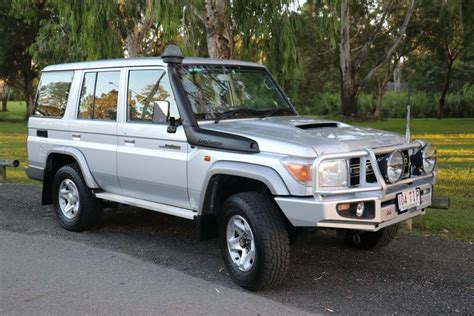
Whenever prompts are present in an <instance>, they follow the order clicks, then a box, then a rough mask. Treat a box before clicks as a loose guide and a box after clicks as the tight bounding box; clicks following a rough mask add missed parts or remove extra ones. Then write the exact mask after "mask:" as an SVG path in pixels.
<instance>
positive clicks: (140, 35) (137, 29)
mask: <svg viewBox="0 0 474 316" xmlns="http://www.w3.org/2000/svg"><path fill="white" fill-rule="evenodd" d="M153 22H154V19H153V17H152V16H150V17H146V18H145V19H144V20H143V22H142V23H140V24H137V25H135V26H134V27H133V29H132V30H131V31H130V32H128V34H127V37H126V38H125V47H126V49H127V54H128V57H141V56H144V55H145V52H144V49H143V48H144V45H145V43H144V42H145V39H146V37H147V36H150V29H151V27H152V26H153Z"/></svg>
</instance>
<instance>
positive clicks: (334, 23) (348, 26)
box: [313, 0, 415, 116]
mask: <svg viewBox="0 0 474 316" xmlns="http://www.w3.org/2000/svg"><path fill="white" fill-rule="evenodd" d="M313 2H315V3H316V4H319V11H318V12H317V14H319V15H321V16H322V19H323V20H324V21H325V23H324V25H325V27H324V29H323V30H322V31H321V36H322V37H324V38H326V39H327V41H328V42H329V43H330V44H331V45H332V46H333V47H334V48H337V54H338V59H339V61H338V63H339V71H340V87H341V88H340V93H341V110H342V114H343V115H344V116H357V115H358V104H357V99H358V96H359V94H360V92H361V91H362V89H363V88H364V87H365V86H366V85H367V84H368V83H369V82H371V80H372V78H373V76H374V75H375V74H376V72H377V71H378V70H379V69H380V67H382V66H383V65H385V64H386V63H387V62H389V61H390V60H391V58H392V57H393V55H394V54H395V53H396V51H397V49H398V48H399V46H400V44H401V43H402V42H403V40H404V38H405V32H406V29H407V27H408V24H409V21H410V18H411V16H412V13H413V11H414V9H415V0H406V1H397V0H364V1H348V0H337V1H329V0H314V1H313ZM400 10H403V11H404V15H403V19H402V22H401V23H400V24H394V23H392V22H393V21H398V20H397V19H392V18H391V17H392V16H393V15H394V14H395V15H399V14H400ZM380 41H384V42H385V43H387V44H386V45H385V46H383V47H382V48H381V46H380V45H377V43H378V42H380ZM375 47H377V51H374V48H375ZM380 49H381V50H380ZM381 52H382V53H381Z"/></svg>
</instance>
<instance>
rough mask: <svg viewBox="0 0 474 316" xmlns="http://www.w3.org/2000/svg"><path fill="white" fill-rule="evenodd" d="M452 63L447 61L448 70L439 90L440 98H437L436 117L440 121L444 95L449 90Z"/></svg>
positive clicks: (444, 99) (442, 112) (442, 113)
mask: <svg viewBox="0 0 474 316" xmlns="http://www.w3.org/2000/svg"><path fill="white" fill-rule="evenodd" d="M453 62H454V60H452V59H450V60H449V61H448V63H447V64H448V69H447V72H446V77H445V78H444V84H443V90H441V97H440V98H439V102H438V110H437V117H438V119H442V118H443V115H444V103H445V101H446V94H447V93H448V90H449V83H450V81H451V71H452V69H453Z"/></svg>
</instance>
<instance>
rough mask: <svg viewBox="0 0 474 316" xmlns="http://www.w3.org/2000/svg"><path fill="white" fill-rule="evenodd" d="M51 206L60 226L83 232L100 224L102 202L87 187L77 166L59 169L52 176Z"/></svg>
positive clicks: (72, 165)
mask: <svg viewBox="0 0 474 316" xmlns="http://www.w3.org/2000/svg"><path fill="white" fill-rule="evenodd" d="M53 206H54V211H55V213H56V216H57V218H58V221H59V223H60V224H61V226H62V227H63V228H65V229H67V230H70V231H83V230H86V229H89V228H92V227H93V226H95V225H97V224H98V223H99V222H100V219H101V217H102V202H101V200H99V199H97V198H96V197H95V196H94V194H93V192H92V191H91V190H90V189H89V188H88V187H87V185H86V184H85V182H84V179H83V177H82V174H81V171H80V169H79V166H77V165H76V164H71V165H66V166H63V167H61V168H60V169H59V170H58V171H57V172H56V174H55V176H54V183H53Z"/></svg>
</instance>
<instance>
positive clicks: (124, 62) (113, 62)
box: [43, 57, 265, 72]
mask: <svg viewBox="0 0 474 316" xmlns="http://www.w3.org/2000/svg"><path fill="white" fill-rule="evenodd" d="M183 64H204V65H226V66H244V67H259V68H264V67H265V66H263V65H261V64H257V63H253V62H248V61H240V60H229V59H212V58H198V57H185V58H184V59H183ZM163 65H166V64H165V63H164V62H163V60H162V59H161V57H140V58H121V59H104V60H95V61H85V62H78V63H68V64H58V65H51V66H47V67H45V68H44V69H43V72H45V71H59V70H82V69H97V68H121V67H137V66H163Z"/></svg>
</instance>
